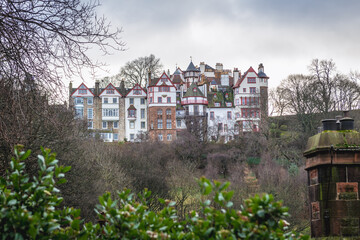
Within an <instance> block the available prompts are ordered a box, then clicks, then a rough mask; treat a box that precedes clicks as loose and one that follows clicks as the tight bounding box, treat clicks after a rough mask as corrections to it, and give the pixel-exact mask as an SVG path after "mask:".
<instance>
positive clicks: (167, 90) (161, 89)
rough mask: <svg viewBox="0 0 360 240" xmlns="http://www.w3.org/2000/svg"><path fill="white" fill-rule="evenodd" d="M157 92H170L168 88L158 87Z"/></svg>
mask: <svg viewBox="0 0 360 240" xmlns="http://www.w3.org/2000/svg"><path fill="white" fill-rule="evenodd" d="M159 92H170V87H159Z"/></svg>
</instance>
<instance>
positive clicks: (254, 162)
mask: <svg viewBox="0 0 360 240" xmlns="http://www.w3.org/2000/svg"><path fill="white" fill-rule="evenodd" d="M246 162H247V163H248V164H249V165H250V166H254V165H259V164H260V162H261V159H260V158H259V157H248V158H247V161H246Z"/></svg>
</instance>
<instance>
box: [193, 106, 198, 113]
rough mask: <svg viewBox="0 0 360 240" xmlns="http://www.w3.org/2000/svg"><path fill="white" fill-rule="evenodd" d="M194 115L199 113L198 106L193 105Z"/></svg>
mask: <svg viewBox="0 0 360 240" xmlns="http://www.w3.org/2000/svg"><path fill="white" fill-rule="evenodd" d="M194 115H199V106H194Z"/></svg>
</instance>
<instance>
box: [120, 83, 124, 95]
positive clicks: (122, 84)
mask: <svg viewBox="0 0 360 240" xmlns="http://www.w3.org/2000/svg"><path fill="white" fill-rule="evenodd" d="M120 93H121V94H122V95H123V96H125V81H124V79H123V80H121V82H120Z"/></svg>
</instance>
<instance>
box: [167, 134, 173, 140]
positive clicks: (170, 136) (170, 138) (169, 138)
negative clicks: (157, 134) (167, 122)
mask: <svg viewBox="0 0 360 240" xmlns="http://www.w3.org/2000/svg"><path fill="white" fill-rule="evenodd" d="M166 139H167V140H168V141H169V142H170V141H171V140H172V135H171V134H168V135H167V136H166Z"/></svg>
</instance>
